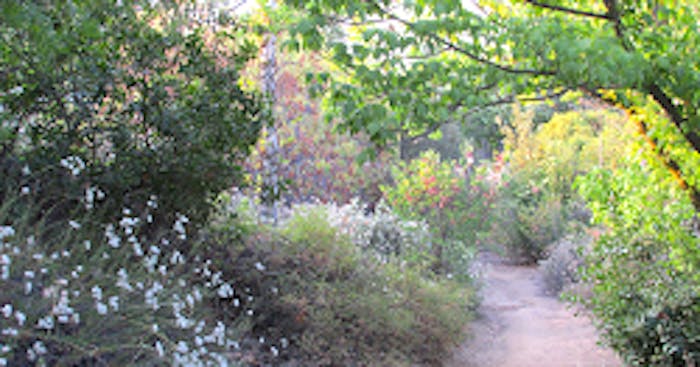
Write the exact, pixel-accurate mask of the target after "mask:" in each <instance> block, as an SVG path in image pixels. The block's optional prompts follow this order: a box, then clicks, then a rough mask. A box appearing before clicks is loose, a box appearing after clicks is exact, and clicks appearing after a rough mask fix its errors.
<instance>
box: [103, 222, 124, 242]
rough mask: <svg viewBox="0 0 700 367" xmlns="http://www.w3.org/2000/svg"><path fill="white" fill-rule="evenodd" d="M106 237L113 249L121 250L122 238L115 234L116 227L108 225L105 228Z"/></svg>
mask: <svg viewBox="0 0 700 367" xmlns="http://www.w3.org/2000/svg"><path fill="white" fill-rule="evenodd" d="M105 237H107V241H108V243H109V245H110V246H111V247H113V248H119V246H120V245H121V238H120V237H119V236H117V234H116V233H114V226H113V225H111V224H108V225H107V228H105Z"/></svg>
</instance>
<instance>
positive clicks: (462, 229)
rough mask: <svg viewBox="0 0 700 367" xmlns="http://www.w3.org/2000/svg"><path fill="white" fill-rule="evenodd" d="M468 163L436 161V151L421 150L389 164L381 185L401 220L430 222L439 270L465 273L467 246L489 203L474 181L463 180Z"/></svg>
mask: <svg viewBox="0 0 700 367" xmlns="http://www.w3.org/2000/svg"><path fill="white" fill-rule="evenodd" d="M471 164H472V162H471V161H468V162H467V164H466V165H461V164H459V163H456V162H452V161H441V160H440V156H439V155H438V154H437V153H435V152H432V151H426V152H424V153H423V154H421V156H420V157H419V158H416V159H414V160H411V161H410V162H408V163H404V162H402V163H400V164H399V165H397V166H396V167H394V169H393V170H392V173H393V179H394V185H391V186H389V185H386V186H382V191H383V193H384V195H385V196H386V198H387V201H388V203H389V205H390V206H391V207H392V209H394V210H395V211H396V212H397V213H399V214H400V215H402V216H403V217H404V218H407V219H413V220H424V221H426V222H427V223H428V224H429V225H430V227H429V228H430V230H431V234H432V237H433V241H432V252H433V255H434V256H435V258H436V259H437V261H438V264H437V267H436V270H439V271H447V272H456V273H457V274H465V273H464V272H466V271H467V269H468V266H467V265H468V260H469V258H470V251H469V249H470V248H473V246H474V245H475V244H476V241H477V232H478V231H479V230H480V228H481V227H482V225H484V224H485V220H484V219H485V216H484V213H485V211H486V209H487V208H488V206H489V201H488V197H486V196H484V195H483V192H482V187H481V185H480V183H479V182H477V181H473V182H469V181H467V179H466V178H467V172H468V171H469V170H470V169H471Z"/></svg>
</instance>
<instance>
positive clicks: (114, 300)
mask: <svg viewBox="0 0 700 367" xmlns="http://www.w3.org/2000/svg"><path fill="white" fill-rule="evenodd" d="M108 303H109V305H110V307H112V309H113V310H114V311H119V296H112V297H109V300H108Z"/></svg>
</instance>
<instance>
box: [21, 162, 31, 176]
mask: <svg viewBox="0 0 700 367" xmlns="http://www.w3.org/2000/svg"><path fill="white" fill-rule="evenodd" d="M22 174H23V175H25V176H29V175H31V174H32V170H31V169H29V166H28V165H26V164H25V165H24V167H22Z"/></svg>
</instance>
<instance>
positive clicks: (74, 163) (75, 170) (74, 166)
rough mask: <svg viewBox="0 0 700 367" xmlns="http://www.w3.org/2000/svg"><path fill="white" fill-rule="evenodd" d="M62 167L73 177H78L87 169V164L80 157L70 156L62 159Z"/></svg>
mask: <svg viewBox="0 0 700 367" xmlns="http://www.w3.org/2000/svg"><path fill="white" fill-rule="evenodd" d="M61 166H62V167H64V168H66V169H68V170H69V171H70V172H71V174H72V175H73V176H77V175H79V174H80V172H82V171H83V170H84V169H85V162H83V160H82V159H81V158H80V157H76V156H69V157H66V158H63V159H61Z"/></svg>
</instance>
